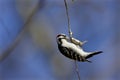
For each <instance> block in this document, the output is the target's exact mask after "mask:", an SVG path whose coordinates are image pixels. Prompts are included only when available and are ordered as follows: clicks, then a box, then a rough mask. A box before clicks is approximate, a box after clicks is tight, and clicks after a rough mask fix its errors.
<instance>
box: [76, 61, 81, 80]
mask: <svg viewBox="0 0 120 80" xmlns="http://www.w3.org/2000/svg"><path fill="white" fill-rule="evenodd" d="M75 69H76V73H77V75H78V80H80V73H79V69H78V64H77V61H76V60H75Z"/></svg>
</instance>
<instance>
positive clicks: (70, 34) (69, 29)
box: [64, 0, 72, 40]
mask: <svg viewBox="0 0 120 80" xmlns="http://www.w3.org/2000/svg"><path fill="white" fill-rule="evenodd" d="M64 3H65V8H66V15H67V19H68V33H69V37H70V40H72V39H71V38H72V31H71V28H70V18H69V14H68V6H67V2H66V0H64Z"/></svg>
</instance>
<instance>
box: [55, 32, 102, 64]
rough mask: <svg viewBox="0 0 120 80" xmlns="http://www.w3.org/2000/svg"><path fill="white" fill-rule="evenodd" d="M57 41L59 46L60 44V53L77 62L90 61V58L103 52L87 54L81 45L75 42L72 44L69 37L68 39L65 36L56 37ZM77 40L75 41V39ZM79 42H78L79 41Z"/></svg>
mask: <svg viewBox="0 0 120 80" xmlns="http://www.w3.org/2000/svg"><path fill="white" fill-rule="evenodd" d="M56 39H57V44H58V49H59V51H60V52H61V53H62V54H63V55H64V56H66V57H68V58H70V59H73V60H77V61H82V62H85V61H88V62H91V61H89V60H87V59H88V58H90V57H92V56H94V55H97V54H100V53H102V51H97V52H85V51H84V50H83V49H82V47H81V45H77V44H75V43H76V42H75V43H73V42H70V40H69V37H67V36H66V35H65V34H59V35H57V37H56ZM74 40H75V39H74ZM77 42H78V41H77Z"/></svg>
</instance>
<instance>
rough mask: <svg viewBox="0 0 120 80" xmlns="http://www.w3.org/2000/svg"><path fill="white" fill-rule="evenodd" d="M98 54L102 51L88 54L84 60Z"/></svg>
mask: <svg viewBox="0 0 120 80" xmlns="http://www.w3.org/2000/svg"><path fill="white" fill-rule="evenodd" d="M100 53H103V51H96V52H92V53H90V54H89V55H88V56H86V59H87V58H90V57H92V56H94V55H97V54H100Z"/></svg>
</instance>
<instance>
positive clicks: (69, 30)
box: [64, 0, 80, 80]
mask: <svg viewBox="0 0 120 80" xmlns="http://www.w3.org/2000/svg"><path fill="white" fill-rule="evenodd" d="M72 1H74V0H72ZM64 3H65V8H66V15H67V20H68V32H69V38H70V41H71V42H73V41H72V31H71V28H70V17H69V14H68V5H67V1H66V0H64ZM75 69H76V73H77V75H78V80H80V73H79V70H78V64H77V61H76V60H75Z"/></svg>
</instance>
